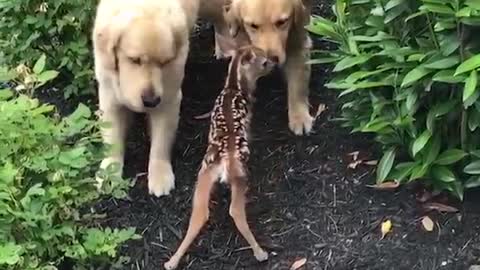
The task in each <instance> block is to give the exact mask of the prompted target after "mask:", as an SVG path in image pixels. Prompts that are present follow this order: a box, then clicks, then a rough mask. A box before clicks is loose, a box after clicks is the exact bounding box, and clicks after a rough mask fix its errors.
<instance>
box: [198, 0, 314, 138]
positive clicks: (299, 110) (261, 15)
mask: <svg viewBox="0 0 480 270" xmlns="http://www.w3.org/2000/svg"><path fill="white" fill-rule="evenodd" d="M201 1H204V2H205V3H202V5H201V6H200V13H199V14H200V17H205V18H206V19H207V20H210V21H211V22H212V23H213V25H214V28H215V44H216V46H215V54H216V56H217V58H221V57H228V56H230V55H231V53H230V52H231V51H233V50H234V49H235V47H240V46H243V45H245V43H251V44H252V45H254V46H256V47H258V48H260V49H262V50H264V51H266V52H267V54H268V55H269V57H270V59H271V60H272V61H275V62H276V63H277V64H278V65H279V66H280V67H281V68H282V70H283V71H284V73H285V76H286V79H287V84H288V118H289V127H290V130H291V131H292V132H293V133H295V134H296V135H302V134H308V133H309V132H310V131H311V130H312V124H313V117H312V116H311V115H310V113H309V102H308V96H309V81H310V65H308V64H307V63H306V61H307V60H308V59H309V58H310V49H311V46H312V44H311V40H310V37H309V36H308V33H307V31H306V30H305V25H307V24H308V23H309V21H310V14H311V9H312V5H313V4H312V1H313V0H201ZM225 11H226V12H225Z"/></svg>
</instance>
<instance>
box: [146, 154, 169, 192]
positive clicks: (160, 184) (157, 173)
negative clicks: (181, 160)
mask: <svg viewBox="0 0 480 270" xmlns="http://www.w3.org/2000/svg"><path fill="white" fill-rule="evenodd" d="M148 170H149V172H148V192H149V193H150V194H151V195H155V196H157V197H160V196H164V195H170V191H172V190H173V189H174V188H175V175H174V174H173V170H172V166H171V165H170V162H168V161H164V160H157V161H150V165H149V168H148Z"/></svg>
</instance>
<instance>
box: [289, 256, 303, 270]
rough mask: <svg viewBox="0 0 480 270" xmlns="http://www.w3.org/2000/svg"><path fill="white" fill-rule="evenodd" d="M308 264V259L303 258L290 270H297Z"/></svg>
mask: <svg viewBox="0 0 480 270" xmlns="http://www.w3.org/2000/svg"><path fill="white" fill-rule="evenodd" d="M306 263H307V258H302V259H299V260H296V261H295V262H294V263H293V264H292V266H290V270H297V269H299V268H300V267H302V266H304V265H305V264H306Z"/></svg>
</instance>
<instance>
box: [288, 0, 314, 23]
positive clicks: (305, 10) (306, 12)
mask: <svg viewBox="0 0 480 270" xmlns="http://www.w3.org/2000/svg"><path fill="white" fill-rule="evenodd" d="M292 2H293V5H294V6H293V9H294V11H293V13H294V14H293V23H294V24H295V26H297V27H304V26H306V25H308V24H309V23H310V13H311V9H312V0H293V1H292Z"/></svg>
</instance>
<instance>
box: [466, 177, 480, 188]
mask: <svg viewBox="0 0 480 270" xmlns="http://www.w3.org/2000/svg"><path fill="white" fill-rule="evenodd" d="M464 186H465V188H478V187H480V176H472V177H470V178H469V179H468V180H467V181H466V182H465V185H464Z"/></svg>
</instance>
